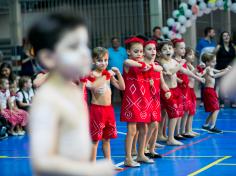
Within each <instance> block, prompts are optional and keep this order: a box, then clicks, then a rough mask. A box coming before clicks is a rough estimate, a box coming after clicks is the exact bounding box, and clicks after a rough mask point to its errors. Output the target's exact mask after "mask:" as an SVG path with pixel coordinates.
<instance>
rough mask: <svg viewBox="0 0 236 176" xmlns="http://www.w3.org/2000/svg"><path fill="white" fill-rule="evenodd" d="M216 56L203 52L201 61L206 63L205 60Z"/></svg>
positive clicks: (210, 59)
mask: <svg viewBox="0 0 236 176" xmlns="http://www.w3.org/2000/svg"><path fill="white" fill-rule="evenodd" d="M215 57H216V55H215V54H213V53H204V54H203V55H202V57H201V59H202V62H204V63H206V62H210V61H212V60H214V58H215Z"/></svg>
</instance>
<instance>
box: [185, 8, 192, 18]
mask: <svg viewBox="0 0 236 176" xmlns="http://www.w3.org/2000/svg"><path fill="white" fill-rule="evenodd" d="M184 15H185V16H186V17H187V18H190V17H191V16H192V15H193V12H192V10H190V9H187V10H186V11H185V12H184Z"/></svg>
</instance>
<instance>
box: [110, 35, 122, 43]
mask: <svg viewBox="0 0 236 176" xmlns="http://www.w3.org/2000/svg"><path fill="white" fill-rule="evenodd" d="M115 39H117V40H120V39H119V38H118V37H116V36H114V37H112V38H111V42H113V40H115Z"/></svg>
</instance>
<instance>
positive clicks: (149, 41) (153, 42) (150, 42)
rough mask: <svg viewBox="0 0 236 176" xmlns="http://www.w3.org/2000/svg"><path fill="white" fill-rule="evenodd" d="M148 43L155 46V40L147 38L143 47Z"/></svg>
mask: <svg viewBox="0 0 236 176" xmlns="http://www.w3.org/2000/svg"><path fill="white" fill-rule="evenodd" d="M148 44H154V45H155V46H157V42H156V41H155V40H148V41H146V42H145V43H144V45H143V46H144V47H145V46H147V45H148Z"/></svg>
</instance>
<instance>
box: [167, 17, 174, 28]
mask: <svg viewBox="0 0 236 176" xmlns="http://www.w3.org/2000/svg"><path fill="white" fill-rule="evenodd" d="M174 23H175V20H174V19H173V18H168V20H167V25H168V26H173V25H174Z"/></svg>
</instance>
